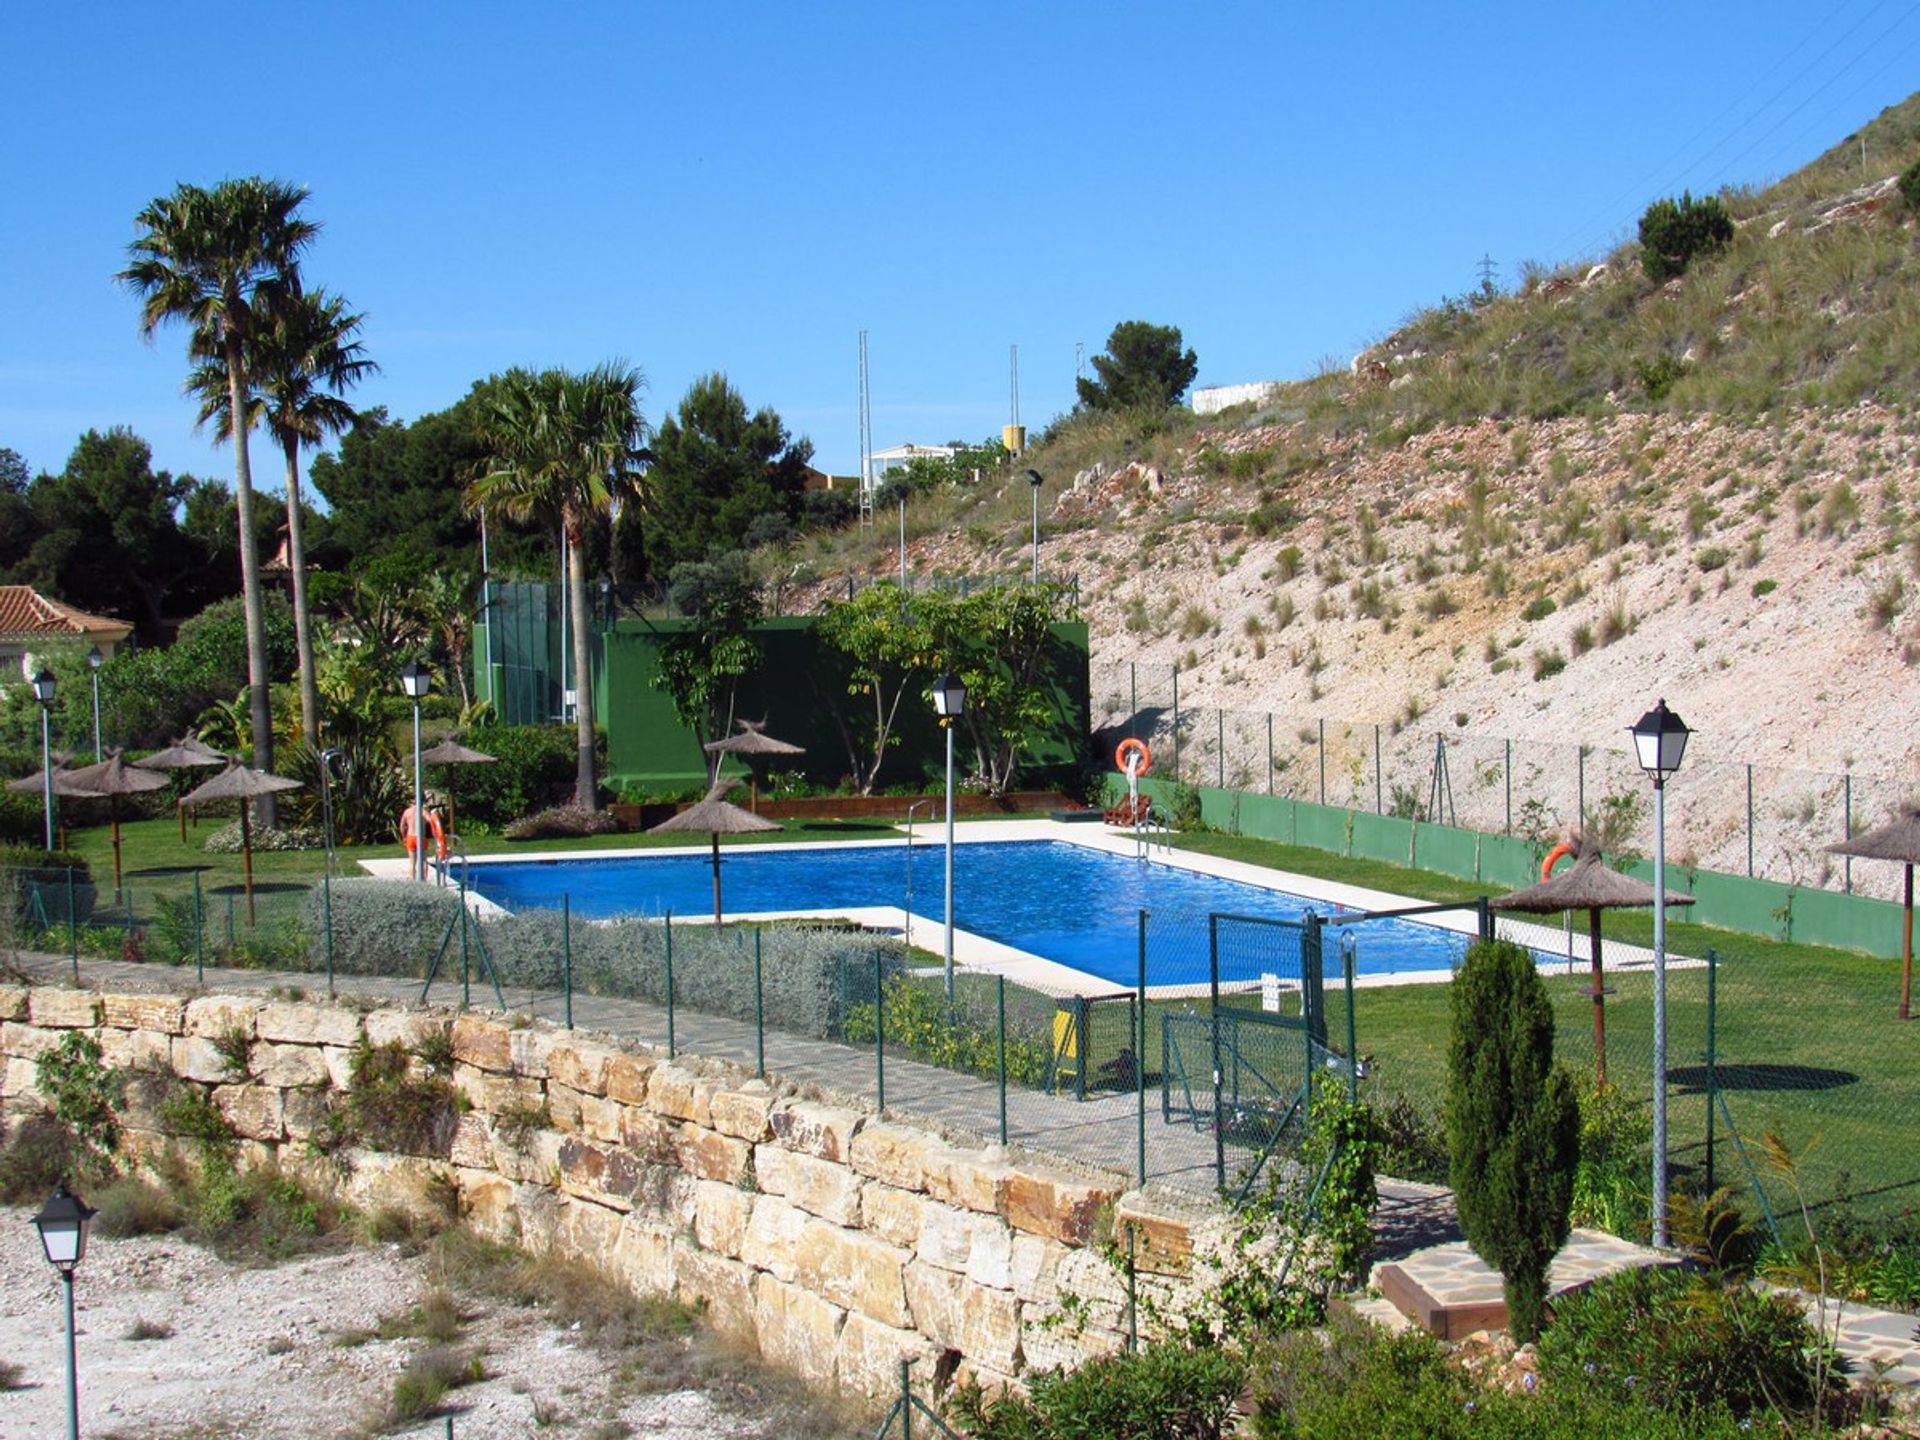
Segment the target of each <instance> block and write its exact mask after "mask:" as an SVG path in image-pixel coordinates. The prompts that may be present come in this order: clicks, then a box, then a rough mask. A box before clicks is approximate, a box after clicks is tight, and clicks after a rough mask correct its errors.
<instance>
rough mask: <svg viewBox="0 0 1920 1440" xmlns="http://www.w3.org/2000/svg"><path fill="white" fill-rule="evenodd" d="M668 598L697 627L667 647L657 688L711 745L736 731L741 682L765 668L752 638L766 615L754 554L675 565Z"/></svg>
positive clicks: (735, 552)
mask: <svg viewBox="0 0 1920 1440" xmlns="http://www.w3.org/2000/svg"><path fill="white" fill-rule="evenodd" d="M667 598H668V600H669V601H670V602H671V603H672V605H673V608H674V609H675V610H678V611H679V612H680V613H681V614H682V615H684V616H686V617H687V619H689V620H691V621H692V622H693V624H692V627H691V628H689V629H686V630H681V631H677V632H675V633H674V634H671V635H669V636H667V638H666V640H665V642H664V643H663V644H662V645H661V647H660V679H659V682H658V683H659V685H660V687H661V688H662V689H663V690H665V691H666V692H667V694H668V695H669V696H671V697H672V699H673V709H674V713H675V714H676V715H678V716H679V717H680V723H681V724H682V725H685V726H686V727H687V728H688V729H689V730H691V731H693V733H694V736H695V737H696V738H697V739H698V740H699V741H700V743H701V744H702V745H705V744H706V743H707V742H708V741H710V740H719V739H723V738H725V737H726V736H727V735H729V734H731V733H732V731H733V699H734V692H735V690H736V689H737V688H738V686H739V683H740V677H741V676H742V675H745V674H746V673H748V672H749V671H750V670H753V669H754V668H755V667H757V666H758V665H759V664H760V660H761V656H762V653H763V652H762V650H761V647H760V642H759V641H758V640H757V639H755V638H754V633H753V627H754V626H756V625H758V624H759V623H760V616H761V612H762V607H761V601H760V586H759V585H758V584H757V583H756V582H755V580H754V578H753V574H752V572H751V571H750V570H749V569H748V566H747V557H746V556H745V555H744V554H743V553H742V552H740V551H738V550H725V551H718V552H716V553H715V554H714V555H713V556H711V557H710V558H708V559H706V560H688V561H685V562H683V563H681V564H679V565H676V566H674V567H673V574H672V575H671V576H670V577H669V579H668V582H667Z"/></svg>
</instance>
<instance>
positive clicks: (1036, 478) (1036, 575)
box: [1027, 470, 1042, 585]
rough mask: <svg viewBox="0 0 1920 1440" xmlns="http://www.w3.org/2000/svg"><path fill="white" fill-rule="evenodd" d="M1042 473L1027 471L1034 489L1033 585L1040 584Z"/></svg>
mask: <svg viewBox="0 0 1920 1440" xmlns="http://www.w3.org/2000/svg"><path fill="white" fill-rule="evenodd" d="M1041 483H1042V481H1041V479H1040V472H1039V471H1038V470H1029V471H1027V484H1029V485H1031V486H1032V487H1033V583H1034V584H1036V585H1038V584H1039V583H1040V486H1041Z"/></svg>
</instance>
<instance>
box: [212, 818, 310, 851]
mask: <svg viewBox="0 0 1920 1440" xmlns="http://www.w3.org/2000/svg"><path fill="white" fill-rule="evenodd" d="M244 839H245V836H243V835H242V834H241V831H240V822H239V821H238V820H229V821H228V822H227V823H226V824H224V825H222V826H221V827H220V828H219V829H218V830H215V831H214V832H213V833H212V834H211V835H209V836H207V839H206V843H205V844H204V845H202V846H201V847H200V848H201V849H203V850H205V851H206V852H207V853H208V854H209V855H238V854H239V853H240V851H241V848H242V844H241V842H242V841H243V840H244ZM326 845H327V837H326V835H325V833H323V832H322V831H321V830H320V828H319V827H318V826H313V825H296V826H294V827H292V828H290V829H284V830H283V829H275V828H273V827H271V826H267V825H256V826H254V827H253V848H254V851H255V852H256V853H259V854H264V853H266V852H268V851H280V850H324V849H325V848H326Z"/></svg>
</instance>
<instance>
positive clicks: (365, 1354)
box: [0, 1207, 826, 1440]
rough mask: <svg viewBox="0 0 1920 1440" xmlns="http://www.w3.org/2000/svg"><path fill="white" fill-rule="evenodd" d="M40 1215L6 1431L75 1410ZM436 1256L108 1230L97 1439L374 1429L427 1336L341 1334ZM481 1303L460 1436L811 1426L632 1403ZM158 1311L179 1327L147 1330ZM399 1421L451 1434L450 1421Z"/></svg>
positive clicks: (740, 1438)
mask: <svg viewBox="0 0 1920 1440" xmlns="http://www.w3.org/2000/svg"><path fill="white" fill-rule="evenodd" d="M31 1213H32V1212H31V1211H29V1210H24V1209H19V1208H17V1207H16V1208H0V1360H6V1361H10V1362H12V1363H13V1364H15V1365H18V1366H19V1367H20V1370H21V1384H22V1388H20V1389H18V1390H12V1391H5V1392H0V1440H16V1437H17V1440H30V1437H31V1440H41V1437H45V1436H51V1435H55V1434H60V1433H63V1427H64V1423H65V1419H66V1395H65V1383H66V1382H65V1356H64V1353H63V1350H64V1341H65V1336H64V1330H63V1325H62V1317H61V1300H60V1282H59V1279H58V1277H57V1276H56V1275H55V1273H54V1272H53V1271H52V1270H51V1269H50V1268H49V1267H48V1265H47V1263H46V1261H45V1258H44V1257H43V1255H42V1253H41V1250H40V1244H39V1240H38V1238H37V1237H36V1236H35V1234H34V1231H33V1228H32V1226H31V1225H30V1223H29V1218H30V1216H31ZM428 1267H429V1261H428V1260H427V1258H426V1257H425V1256H423V1255H419V1254H407V1253H406V1252H404V1251H403V1250H402V1249H401V1248H399V1247H395V1246H383V1247H375V1248H353V1249H346V1250H342V1251H340V1252H338V1253H331V1254H326V1255H321V1256H317V1257H312V1258H307V1259H303V1260H298V1261H293V1262H290V1263H287V1264H283V1265H279V1266H275V1267H272V1268H267V1269H245V1268H240V1267H236V1266H232V1265H229V1264H226V1263H225V1262H223V1261H221V1260H220V1259H219V1258H218V1257H216V1256H215V1255H213V1254H211V1253H210V1252H208V1251H206V1250H202V1249H200V1248H198V1247H196V1246H194V1245H191V1244H188V1243H185V1242H183V1241H180V1240H178V1239H175V1238H172V1237H167V1236H161V1237H142V1238H136V1239H128V1240H108V1239H103V1238H100V1237H97V1236H96V1237H95V1238H94V1239H93V1241H92V1242H91V1244H90V1246H89V1248H88V1254H87V1258H86V1260H85V1262H84V1263H83V1264H82V1265H81V1268H80V1271H79V1274H78V1276H77V1278H76V1282H75V1300H76V1316H75V1319H76V1326H77V1333H78V1342H77V1343H78V1347H79V1359H80V1425H81V1433H82V1434H84V1435H87V1436H89V1437H91V1440H110V1437H119V1440H213V1437H223V1440H224V1437H234V1440H256V1437H258V1440H269V1437H271V1440H281V1437H286V1440H293V1437H299V1440H315V1437H323V1436H325V1437H333V1436H358V1435H362V1434H366V1433H372V1423H371V1422H375V1421H377V1419H378V1416H379V1413H380V1410H381V1407H382V1405H383V1403H384V1402H385V1401H386V1399H387V1397H388V1396H389V1395H390V1394H391V1393H392V1389H393V1382H394V1379H395V1377H396V1376H398V1375H399V1374H400V1372H401V1370H402V1369H403V1368H404V1366H405V1365H406V1363H407V1360H408V1359H409V1358H410V1357H411V1356H412V1355H414V1354H415V1353H417V1352H418V1351H419V1350H420V1349H421V1348H422V1346H423V1344H424V1342H422V1341H419V1340H413V1339H398V1340H379V1339H373V1340H368V1341H366V1342H365V1343H361V1344H347V1345H343V1344H341V1343H340V1339H341V1337H342V1336H343V1335H344V1334H347V1333H348V1332H353V1331H366V1330H372V1329H374V1328H375V1327H376V1326H377V1325H378V1324H379V1320H380V1317H381V1316H383V1315H393V1314H399V1313H403V1312H405V1311H407V1310H408V1309H409V1308H410V1307H412V1306H413V1305H414V1304H415V1303H416V1302H417V1301H418V1299H419V1298H420V1295H421V1293H422V1291H423V1289H424V1288H426V1287H427V1286H429V1285H430V1284H432V1283H433V1280H434V1278H435V1277H433V1276H431V1275H429V1274H428ZM467 1313H468V1314H469V1315H470V1316H471V1319H470V1323H469V1325H468V1327H467V1330H466V1333H465V1334H464V1335H463V1336H462V1337H461V1339H460V1340H459V1342H458V1344H459V1345H461V1346H462V1347H471V1346H478V1347H480V1348H482V1349H483V1350H484V1351H485V1353H486V1369H487V1373H488V1378H487V1379H486V1380H484V1381H483V1382H481V1383H479V1384H476V1385H472V1386H468V1387H465V1388H462V1389H460V1390H457V1391H455V1392H453V1394H452V1395H451V1396H450V1397H449V1406H448V1408H449V1410H450V1412H451V1413H452V1416H453V1433H454V1434H455V1435H456V1436H459V1437H463V1440H465V1437H472V1440H496V1437H497V1440H506V1437H526V1436H529V1435H534V1434H536V1433H537V1434H538V1435H540V1436H542V1437H549V1436H550V1437H554V1440H612V1437H616V1436H620V1435H634V1436H647V1437H654V1436H660V1437H667V1436H673V1437H689V1440H691V1437H695V1436H700V1437H708V1440H747V1437H765V1440H777V1437H782V1436H786V1435H789V1434H792V1433H794V1432H795V1431H796V1430H797V1429H799V1428H801V1427H800V1426H799V1425H798V1424H796V1423H795V1422H794V1418H793V1417H792V1416H791V1415H788V1414H769V1413H767V1412H766V1411H765V1410H764V1409H760V1413H757V1414H754V1415H743V1414H741V1413H738V1412H737V1411H734V1410H732V1409H731V1408H730V1407H729V1406H728V1405H726V1404H723V1403H720V1402H717V1401H716V1400H715V1399H714V1398H713V1397H712V1396H711V1395H709V1394H706V1393H703V1392H701V1391H698V1390H683V1391H678V1392H675V1393H672V1394H655V1395H641V1396H637V1397H633V1396H628V1397H622V1396H620V1395H618V1394H616V1377H615V1375H614V1374H613V1373H612V1369H611V1366H610V1365H609V1363H608V1362H607V1361H606V1360H605V1358H604V1357H602V1356H600V1355H598V1354H597V1353H595V1352H594V1351H592V1350H589V1349H586V1348H584V1347H579V1346H576V1345H574V1344H572V1343H570V1341H569V1338H568V1336H567V1335H565V1334H563V1333H562V1332H560V1331H559V1330H557V1329H556V1328H555V1327H554V1326H553V1324H552V1323H551V1322H550V1321H549V1320H548V1319H547V1318H546V1317H545V1316H544V1315H542V1314H540V1313H539V1312H537V1311H533V1310H526V1309H519V1308H515V1307H513V1306H507V1305H499V1304H487V1303H484V1302H474V1303H473V1305H472V1306H471V1307H469V1308H468V1309H467ZM142 1321H145V1322H146V1323H147V1325H148V1326H150V1327H156V1328H157V1327H168V1328H170V1329H171V1332H172V1333H171V1334H169V1335H167V1336H166V1337H165V1338H161V1339H150V1340H135V1339H132V1338H130V1332H132V1331H133V1329H134V1327H135V1326H136V1324H138V1323H140V1322H142ZM663 1343H673V1342H663ZM815 1423H816V1424H817V1422H815ZM623 1425H624V1426H625V1427H626V1428H624V1429H622V1428H621V1426H623ZM807 1428H809V1429H810V1430H811V1431H812V1433H815V1434H820V1433H826V1432H824V1431H820V1430H818V1429H813V1428H812V1427H811V1426H809V1427H807ZM389 1433H392V1434H395V1435H400V1436H420V1437H424V1436H444V1435H445V1434H446V1433H447V1429H446V1420H445V1419H444V1418H436V1419H434V1420H431V1421H429V1422H426V1423H424V1424H419V1425H414V1426H410V1427H403V1428H400V1429H396V1430H394V1431H391V1432H389Z"/></svg>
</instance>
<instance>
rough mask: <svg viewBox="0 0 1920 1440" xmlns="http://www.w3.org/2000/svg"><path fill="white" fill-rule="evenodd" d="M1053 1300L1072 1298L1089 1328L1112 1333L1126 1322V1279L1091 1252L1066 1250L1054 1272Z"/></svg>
mask: <svg viewBox="0 0 1920 1440" xmlns="http://www.w3.org/2000/svg"><path fill="white" fill-rule="evenodd" d="M1054 1286H1055V1293H1056V1298H1057V1297H1058V1296H1059V1295H1072V1296H1073V1297H1075V1299H1077V1300H1078V1301H1079V1302H1080V1303H1081V1304H1082V1305H1083V1306H1084V1307H1085V1308H1084V1310H1083V1312H1082V1313H1083V1314H1084V1315H1085V1317H1086V1319H1087V1321H1088V1323H1089V1324H1092V1325H1095V1326H1105V1327H1106V1328H1107V1329H1110V1330H1116V1329H1118V1328H1119V1327H1120V1326H1122V1325H1124V1324H1125V1323H1126V1319H1127V1277H1126V1275H1125V1274H1124V1273H1123V1272H1122V1271H1121V1269H1120V1267H1119V1266H1117V1265H1115V1264H1114V1263H1113V1262H1112V1261H1111V1260H1109V1259H1108V1258H1107V1257H1106V1256H1105V1255H1103V1254H1101V1253H1099V1252H1098V1251H1095V1250H1090V1249H1084V1248H1082V1249H1076V1250H1069V1251H1067V1252H1066V1253H1065V1254H1063V1255H1062V1256H1061V1257H1060V1263H1059V1265H1058V1267H1057V1268H1056V1269H1055V1271H1054Z"/></svg>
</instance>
